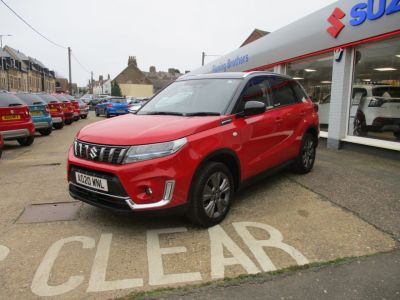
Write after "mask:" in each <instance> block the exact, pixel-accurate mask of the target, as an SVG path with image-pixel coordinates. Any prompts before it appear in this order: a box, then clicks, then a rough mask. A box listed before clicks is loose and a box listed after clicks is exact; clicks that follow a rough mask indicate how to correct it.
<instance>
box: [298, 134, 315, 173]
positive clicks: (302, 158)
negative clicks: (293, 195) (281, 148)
mask: <svg viewBox="0 0 400 300" xmlns="http://www.w3.org/2000/svg"><path fill="white" fill-rule="evenodd" d="M316 152H317V141H316V140H315V137H314V136H313V135H312V134H310V133H305V134H304V136H303V139H302V141H301V146H300V153H299V155H298V156H297V157H296V160H295V161H294V163H293V171H294V172H295V173H298V174H306V173H308V172H310V171H311V169H312V168H313V166H314V162H315V155H316Z"/></svg>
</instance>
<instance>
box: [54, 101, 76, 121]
mask: <svg viewBox="0 0 400 300" xmlns="http://www.w3.org/2000/svg"><path fill="white" fill-rule="evenodd" d="M54 97H55V98H57V100H58V101H59V102H60V103H61V106H62V108H63V111H64V124H65V125H71V124H72V122H73V121H74V109H75V108H74V105H73V104H72V103H71V101H69V100H68V99H67V98H66V97H64V96H62V95H54Z"/></svg>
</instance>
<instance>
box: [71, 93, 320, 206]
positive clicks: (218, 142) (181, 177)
mask: <svg viewBox="0 0 400 300" xmlns="http://www.w3.org/2000/svg"><path fill="white" fill-rule="evenodd" d="M229 118H231V119H232V123H230V124H227V125H224V126H221V120H225V119H229ZM318 124H319V121H318V114H317V112H316V111H315V109H314V104H313V103H312V102H311V100H307V101H306V102H305V103H298V104H294V105H290V106H286V107H280V108H273V109H269V110H267V111H266V112H265V113H263V114H259V115H255V116H249V117H237V116H234V115H231V116H226V115H225V116H210V117H180V116H151V115H125V116H121V117H118V118H114V119H108V120H104V121H100V122H96V123H93V124H91V125H88V126H86V127H84V128H83V129H82V130H81V131H80V132H79V133H78V135H77V138H78V139H79V140H82V141H85V142H89V143H96V144H110V145H139V144H149V143H157V142H164V141H170V140H175V139H178V138H182V137H187V139H188V143H187V144H186V145H185V146H184V147H183V148H182V149H181V150H179V151H178V152H177V153H175V154H173V155H170V156H167V157H163V158H157V159H152V160H147V161H142V162H137V163H131V164H124V165H114V164H108V163H101V162H95V161H90V160H83V159H80V158H76V157H75V156H74V154H73V151H72V148H71V149H70V151H69V155H68V170H70V167H71V165H76V166H80V167H84V168H88V169H93V170H97V171H103V172H109V173H113V174H115V175H116V176H117V177H118V178H119V180H120V182H121V184H122V186H123V187H124V189H125V190H126V192H127V193H128V195H129V196H130V197H131V198H132V199H134V201H135V202H136V203H138V204H144V203H153V202H157V201H159V200H161V199H162V196H163V192H164V183H165V181H166V180H170V179H173V180H175V181H176V183H175V190H174V195H173V199H172V201H171V202H170V203H169V204H168V205H167V206H164V207H162V209H165V208H170V207H173V206H177V205H180V204H185V203H186V201H187V199H188V193H189V188H190V185H191V181H192V178H193V176H194V174H195V172H196V170H197V168H198V167H199V166H200V164H201V162H202V161H203V160H204V159H205V158H206V156H207V155H209V154H211V153H213V152H215V151H218V150H222V149H229V150H231V151H233V152H234V153H235V154H236V156H237V158H238V160H239V162H240V170H241V173H240V181H241V182H242V181H244V180H246V179H249V178H250V177H252V176H254V175H256V174H258V173H260V172H262V171H265V170H266V169H269V168H271V167H273V166H277V165H280V164H282V163H284V162H285V161H288V160H290V159H293V158H295V157H296V156H297V155H298V154H299V150H300V144H301V139H302V136H303V134H304V132H305V131H306V130H307V129H308V128H309V126H310V125H313V126H314V127H315V128H318ZM234 133H237V135H236V134H234ZM145 186H150V187H151V188H152V190H153V194H152V195H151V196H147V195H145V193H144V187H145Z"/></svg>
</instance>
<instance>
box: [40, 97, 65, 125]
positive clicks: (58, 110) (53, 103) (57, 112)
mask: <svg viewBox="0 0 400 300" xmlns="http://www.w3.org/2000/svg"><path fill="white" fill-rule="evenodd" d="M36 95H38V96H39V97H40V99H42V100H43V101H44V102H46V103H47V106H48V108H49V111H50V115H51V119H52V121H53V127H54V128H55V129H62V128H63V127H64V122H65V115H64V107H63V105H62V103H61V102H60V101H59V100H58V99H57V98H56V97H54V96H52V95H49V94H45V93H39V94H36Z"/></svg>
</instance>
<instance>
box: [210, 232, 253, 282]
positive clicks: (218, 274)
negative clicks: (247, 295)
mask: <svg viewBox="0 0 400 300" xmlns="http://www.w3.org/2000/svg"><path fill="white" fill-rule="evenodd" d="M208 233H209V235H210V246H211V278H212V279H219V278H224V275H225V266H232V265H241V266H242V267H243V268H244V269H245V270H246V272H247V273H249V274H255V273H259V272H260V270H259V269H258V268H257V266H256V265H255V264H254V263H253V262H252V261H251V259H250V258H249V257H248V256H247V255H246V254H245V253H244V252H243V250H242V249H240V248H239V246H238V245H236V244H235V242H234V241H233V240H232V239H231V238H230V237H229V236H228V235H227V234H226V232H225V231H224V230H223V229H222V227H221V226H219V225H216V226H214V227H212V228H209V229H208ZM224 246H225V248H226V249H227V250H228V251H229V252H230V253H231V254H232V257H224Z"/></svg>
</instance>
